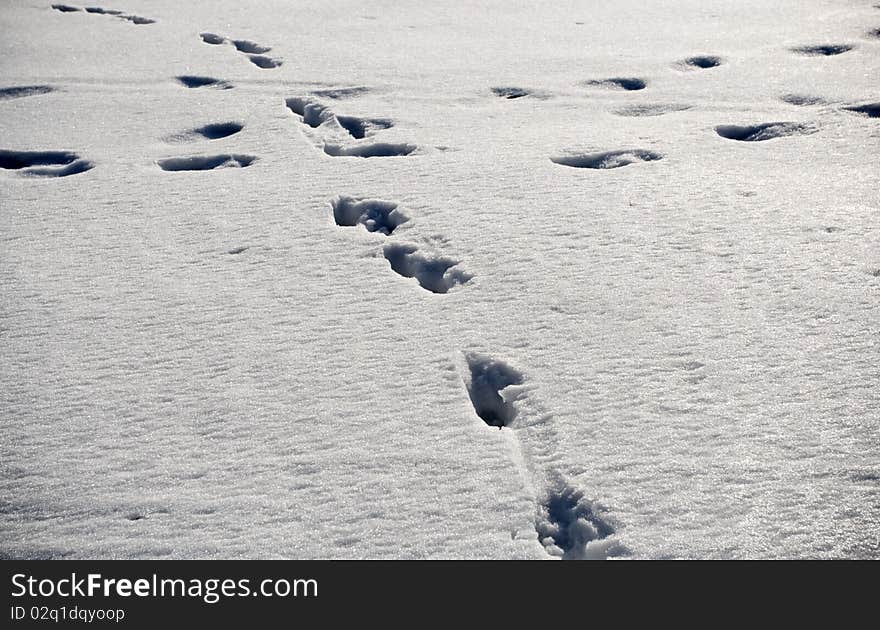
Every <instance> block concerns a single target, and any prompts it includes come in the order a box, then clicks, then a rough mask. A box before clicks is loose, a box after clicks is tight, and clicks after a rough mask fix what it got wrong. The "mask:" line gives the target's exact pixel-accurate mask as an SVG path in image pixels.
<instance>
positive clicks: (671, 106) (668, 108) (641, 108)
mask: <svg viewBox="0 0 880 630" xmlns="http://www.w3.org/2000/svg"><path fill="white" fill-rule="evenodd" d="M688 109H691V106H690V105H680V104H676V103H658V104H646V105H629V106H627V107H621V108H620V109H616V110H614V111H613V112H612V113H613V114H616V115H617V116H626V117H629V118H634V117H642V116H662V115H663V114H669V113H672V112H683V111H685V110H688Z"/></svg>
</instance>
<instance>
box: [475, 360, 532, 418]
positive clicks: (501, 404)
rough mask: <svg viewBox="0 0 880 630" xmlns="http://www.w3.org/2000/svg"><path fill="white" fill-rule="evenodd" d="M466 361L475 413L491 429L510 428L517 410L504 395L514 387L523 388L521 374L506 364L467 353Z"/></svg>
mask: <svg viewBox="0 0 880 630" xmlns="http://www.w3.org/2000/svg"><path fill="white" fill-rule="evenodd" d="M465 359H466V360H467V363H468V370H469V371H470V381H469V382H466V383H465V384H466V385H467V390H468V396H470V399H471V404H472V405H473V406H474V411H475V412H476V413H477V415H478V416H479V417H480V418H481V419H482V420H483V422H485V423H486V424H487V425H489V426H490V427H498V428H499V429H500V428H502V427H506V426H509V425H510V424H511V423H512V422H513V420H514V419H515V418H516V408H515V407H514V406H513V403H512V401H510V400H505V399H504V398H503V397H502V396H501V392H502V391H503V390H504V389H506V388H507V387H509V386H511V385H521V384H522V382H523V376H522V374H520V373H519V372H518V371H517V370H515V369H513V368H512V367H510V366H509V365H507V364H506V363H504V362H503V361H500V360H498V359H492V358H490V357H487V356H484V355H481V354H476V353H468V354H466V355H465Z"/></svg>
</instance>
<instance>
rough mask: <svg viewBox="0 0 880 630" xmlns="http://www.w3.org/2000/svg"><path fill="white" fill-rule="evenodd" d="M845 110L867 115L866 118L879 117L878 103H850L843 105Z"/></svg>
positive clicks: (879, 104) (879, 106)
mask: <svg viewBox="0 0 880 630" xmlns="http://www.w3.org/2000/svg"><path fill="white" fill-rule="evenodd" d="M844 109H845V110H847V111H850V112H854V113H856V114H861V115H863V116H867V117H868V118H880V103H868V104H867V105H852V106H850V107H844Z"/></svg>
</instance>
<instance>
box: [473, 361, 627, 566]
mask: <svg viewBox="0 0 880 630" xmlns="http://www.w3.org/2000/svg"><path fill="white" fill-rule="evenodd" d="M460 373H461V375H462V380H463V381H464V384H465V387H466V389H467V392H468V396H469V397H470V399H471V404H472V405H473V407H474V411H475V412H476V414H477V416H479V417H480V419H482V420H483V422H485V423H486V425H488V426H491V427H498V428H499V429H503V428H505V427H506V428H508V429H509V430H510V431H512V432H513V433H512V446H513V461H514V464H515V465H516V466H517V467H518V468H519V472H520V475H521V476H522V478H523V482H524V483H525V484H526V486H527V487H529V488H531V489H532V491H533V492H534V496H535V520H534V528H535V534H536V536H537V539H538V542H539V543H540V544H541V545H542V546H543V548H544V550H545V551H546V552H547V554H548V555H550V556H553V557H554V558H560V559H562V560H588V559H606V558H609V557H615V556H623V555H628V554H629V550H628V549H627V548H626V547H624V546H623V545H622V544H621V543H620V542H619V541H618V540H617V538H616V537H615V536H614V534H615V533H616V527H615V525H614V523H613V521H612V519H611V518H610V516H609V515H608V511H607V510H606V509H605V508H604V507H602V506H601V505H600V504H599V503H597V502H595V501H592V500H590V499H588V498H587V497H586V496H585V495H584V493H583V492H581V491H579V490H577V489H576V488H575V487H574V486H572V485H571V484H570V483H568V482H566V481H565V479H564V477H563V475H562V474H560V473H559V471H558V468H557V459H558V455H557V453H556V448H557V441H558V438H557V436H556V432H555V428H554V426H553V422H552V419H553V416H552V414H549V413H546V412H545V411H544V410H543V409H542V408H541V406H540V404H539V403H538V402H537V401H536V400H534V396H533V395H532V393H531V391H530V390H531V389H532V388H531V387H530V386H529V385H528V384H527V383H526V379H525V376H524V375H523V374H522V373H521V372H520V371H519V370H517V369H515V368H513V367H512V366H511V365H509V364H508V363H506V362H505V361H502V360H500V359H496V358H492V357H489V356H487V355H484V354H479V353H476V352H467V353H465V354H464V363H463V364H461V367H460ZM509 435H510V434H509Z"/></svg>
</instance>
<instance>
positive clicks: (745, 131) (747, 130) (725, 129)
mask: <svg viewBox="0 0 880 630" xmlns="http://www.w3.org/2000/svg"><path fill="white" fill-rule="evenodd" d="M817 131H819V128H818V127H816V126H815V125H811V124H808V123H794V122H772V123H762V124H760V125H745V126H741V125H718V126H717V127H715V132H716V133H717V134H718V135H719V136H721V137H722V138H727V139H728V140H737V141H739V142H763V141H765V140H772V139H774V138H783V137H786V136H807V135H810V134H814V133H816V132H817Z"/></svg>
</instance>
